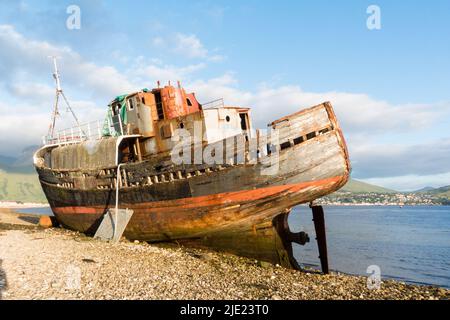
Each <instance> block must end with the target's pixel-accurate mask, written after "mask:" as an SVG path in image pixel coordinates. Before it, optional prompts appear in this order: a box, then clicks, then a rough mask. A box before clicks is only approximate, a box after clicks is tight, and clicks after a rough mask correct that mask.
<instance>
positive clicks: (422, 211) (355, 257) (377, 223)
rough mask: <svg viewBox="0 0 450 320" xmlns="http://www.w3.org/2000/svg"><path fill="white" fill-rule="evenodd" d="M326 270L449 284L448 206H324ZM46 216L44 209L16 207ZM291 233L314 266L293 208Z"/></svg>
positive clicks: (303, 215)
mask: <svg viewBox="0 0 450 320" xmlns="http://www.w3.org/2000/svg"><path fill="white" fill-rule="evenodd" d="M324 209H325V224H326V229H327V244H328V260H329V265H330V269H332V270H335V271H339V272H342V273H346V274H357V275H366V276H367V275H369V274H368V273H367V268H368V267H369V266H372V265H376V266H378V267H379V268H380V270H381V277H382V279H383V278H384V279H396V280H400V281H404V282H407V283H414V284H431V285H437V286H440V287H446V288H450V206H417V207H409V206H406V207H402V208H401V207H398V206H326V207H324ZM17 211H19V212H23V213H35V214H51V211H50V209H49V208H30V209H18V210H17ZM289 225H290V228H291V230H292V231H295V232H298V231H305V232H307V233H308V234H309V236H310V239H311V241H310V243H308V244H306V245H305V246H300V245H297V244H294V256H295V257H296V259H297V260H298V261H299V263H300V264H302V265H304V266H308V267H314V268H319V265H320V262H319V259H318V250H317V244H316V241H315V232H314V224H313V222H312V213H311V210H310V209H309V207H307V206H298V207H296V208H294V209H293V210H292V213H291V215H290V216H289Z"/></svg>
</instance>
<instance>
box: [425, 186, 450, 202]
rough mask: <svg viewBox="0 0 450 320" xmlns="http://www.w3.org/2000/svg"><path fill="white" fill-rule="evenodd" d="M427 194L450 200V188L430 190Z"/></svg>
mask: <svg viewBox="0 0 450 320" xmlns="http://www.w3.org/2000/svg"><path fill="white" fill-rule="evenodd" d="M426 193H427V194H432V195H433V196H436V197H442V198H447V199H450V186H445V187H440V188H434V189H433V190H429V191H427V192H426Z"/></svg>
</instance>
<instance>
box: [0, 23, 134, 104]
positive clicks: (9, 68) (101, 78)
mask: <svg viewBox="0 0 450 320" xmlns="http://www.w3.org/2000/svg"><path fill="white" fill-rule="evenodd" d="M0 47H1V48H2V49H1V50H0V61H2V63H1V64H0V72H1V74H2V78H1V79H0V81H5V82H7V81H12V80H14V79H12V78H14V77H22V78H27V79H28V78H29V77H30V76H34V78H40V79H41V81H45V80H47V77H48V76H47V75H48V74H49V70H51V61H50V59H49V56H57V57H59V58H60V62H59V63H60V65H61V70H63V71H64V76H63V80H64V81H66V83H68V84H70V85H72V86H76V87H79V88H82V89H84V90H89V91H90V92H93V93H94V92H95V93H96V94H109V95H111V96H112V95H117V94H120V93H121V92H124V91H125V92H126V91H130V90H132V88H133V87H134V86H133V84H132V83H131V82H130V81H128V79H127V78H126V76H125V75H123V74H122V73H120V72H119V71H118V70H116V69H115V68H113V67H110V66H97V65H95V64H94V63H91V62H88V61H85V60H84V59H83V58H82V57H81V56H80V55H79V54H78V53H77V52H75V51H73V50H72V49H70V48H69V47H61V46H55V45H52V44H50V43H48V42H45V41H35V40H30V39H27V38H25V37H24V36H23V35H22V34H20V33H18V32H17V31H16V30H15V29H14V28H13V27H12V26H9V25H0ZM44 79H45V80H44ZM33 80H36V79H33Z"/></svg>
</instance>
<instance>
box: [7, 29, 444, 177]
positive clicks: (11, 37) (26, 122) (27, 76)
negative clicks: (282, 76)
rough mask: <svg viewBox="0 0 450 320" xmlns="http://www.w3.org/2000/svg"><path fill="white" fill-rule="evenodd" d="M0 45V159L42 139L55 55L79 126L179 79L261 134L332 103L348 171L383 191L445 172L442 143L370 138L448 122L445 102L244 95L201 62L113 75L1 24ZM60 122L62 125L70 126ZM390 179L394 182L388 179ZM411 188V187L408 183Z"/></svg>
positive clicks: (183, 40) (184, 45)
mask: <svg viewBox="0 0 450 320" xmlns="http://www.w3.org/2000/svg"><path fill="white" fill-rule="evenodd" d="M161 41H162V42H159V40H157V41H156V43H158V42H159V45H164V43H163V42H164V40H162V39H161ZM177 41H178V46H175V48H177V50H181V51H182V52H183V53H185V54H186V55H188V56H189V57H197V58H201V59H205V60H208V59H209V60H214V59H218V60H220V59H221V58H220V55H211V53H210V52H208V50H207V49H205V48H204V46H203V45H202V44H201V42H200V41H199V40H198V39H197V37H195V36H193V35H190V36H189V35H188V36H186V35H182V34H179V37H178V40H177ZM0 47H1V50H0V74H2V77H1V78H0V93H1V94H2V96H3V97H4V99H3V102H2V103H1V104H0V111H1V112H2V114H3V118H2V123H3V125H2V126H0V154H5V153H11V152H13V153H14V152H15V151H14V150H16V151H17V152H18V151H20V149H21V148H23V147H26V146H27V145H29V144H36V143H39V140H40V136H41V135H43V134H45V132H46V130H47V128H48V123H49V120H50V112H51V106H52V103H53V99H54V89H53V87H52V85H53V84H52V79H51V77H50V76H49V74H50V70H51V61H50V60H49V59H48V58H47V56H49V55H57V56H60V57H61V59H60V64H61V71H62V80H63V86H64V88H65V89H66V88H68V89H69V90H70V91H71V92H74V91H76V92H78V93H82V94H81V95H82V96H70V97H69V98H70V99H71V101H72V102H71V104H72V106H73V108H74V109H75V110H76V112H77V114H78V115H79V117H80V120H81V121H83V122H84V121H86V120H96V119H99V118H100V119H101V118H102V117H103V115H104V112H105V110H104V107H103V106H104V105H106V104H107V103H108V102H109V101H110V100H111V99H112V98H113V97H114V96H115V95H117V94H120V93H123V92H130V91H134V90H137V89H140V88H142V87H145V86H152V84H154V83H156V80H161V81H162V82H165V81H168V80H172V81H176V80H182V81H183V83H184V84H185V87H186V88H187V90H188V91H191V90H192V91H194V92H196V94H197V97H198V99H199V100H200V101H201V102H207V101H211V100H214V99H217V98H221V97H223V98H224V101H225V103H226V104H227V105H241V106H249V107H252V114H253V120H254V123H255V124H256V126H257V127H260V128H264V127H265V126H266V124H267V123H269V122H270V121H272V120H274V119H277V118H279V117H282V116H285V115H286V114H290V113H293V112H296V111H298V110H300V109H302V108H305V107H309V106H312V105H315V104H319V103H322V102H324V101H327V100H328V101H331V102H332V104H333V105H334V108H335V111H336V113H337V116H338V119H339V120H340V122H341V125H342V127H343V128H344V133H345V135H346V138H347V142H348V144H349V147H350V155H351V157H352V161H353V163H354V167H355V169H356V170H355V171H357V172H360V173H361V177H364V178H366V179H378V180H373V181H379V182H380V184H383V183H385V185H387V184H386V183H390V185H387V186H391V185H393V183H394V182H395V181H399V183H400V182H401V181H412V180H413V179H416V180H417V176H420V177H421V176H423V177H424V180H423V181H441V180H439V179H438V178H437V177H438V176H439V175H444V176H445V174H446V173H445V172H448V168H447V166H446V163H450V159H448V156H449V155H450V151H449V150H448V149H446V148H448V141H447V140H445V141H446V142H445V141H437V140H433V141H430V144H428V145H420V144H418V143H416V144H409V145H406V146H397V145H394V144H393V143H392V141H395V140H394V138H393V137H391V140H390V141H388V142H386V143H384V144H383V143H378V142H377V140H378V139H379V138H380V137H383V136H384V135H385V134H386V133H388V134H389V135H395V134H409V133H413V132H416V131H417V130H425V129H430V128H433V127H434V126H435V125H436V124H437V123H439V121H442V119H448V118H450V102H441V103H430V104H398V105H395V104H391V103H388V102H386V101H381V100H377V99H374V98H372V97H370V96H368V95H365V94H358V93H348V92H332V91H331V92H306V91H304V90H302V89H301V87H299V86H292V85H291V86H289V85H285V86H272V87H270V86H268V85H267V84H265V85H261V86H260V87H259V88H257V89H256V90H254V91H248V90H242V89H240V88H239V82H238V80H237V79H236V77H235V75H234V73H232V72H228V73H225V74H224V75H222V76H220V77H216V78H212V79H206V80H199V79H195V78H194V76H195V74H196V72H198V71H200V70H202V69H204V68H206V67H207V64H206V62H201V63H197V64H191V65H186V66H174V65H170V64H164V62H163V61H161V60H155V59H151V58H144V57H138V58H137V59H133V60H134V63H131V64H130V63H129V64H128V65H129V66H130V67H129V69H127V70H125V71H119V70H118V69H116V68H115V67H112V66H99V65H96V64H94V63H92V62H89V61H87V60H86V59H85V58H83V57H82V56H81V55H80V54H78V53H77V52H76V51H74V50H72V49H71V48H69V47H64V46H57V45H54V44H50V43H48V42H45V41H36V40H31V39H28V38H26V37H25V36H24V35H22V34H20V33H18V32H17V31H15V29H14V28H13V27H11V26H7V25H6V26H5V25H0ZM113 55H115V56H116V57H117V59H121V60H122V62H126V61H128V58H127V57H123V56H121V55H120V52H116V53H113ZM133 60H132V59H130V60H129V61H133ZM2 91H6V92H2ZM91 100H93V101H91ZM94 101H100V103H101V104H102V105H100V106H98V105H97V104H96V103H94ZM13 102H14V103H13ZM17 102H19V103H17ZM69 118H70V117H69ZM61 120H62V121H61V125H65V124H68V123H69V122H70V121H71V120H67V121H66V120H63V119H61ZM24 128H26V130H24ZM444 130H445V129H444ZM447 130H448V129H447ZM449 136H450V134H449ZM378 150H379V152H378ZM377 152H378V153H377ZM437 163H438V165H437V166H438V167H441V169H440V171H436V170H434V171H433V168H432V166H433V165H435V164H437ZM446 170H447V171H446ZM391 176H399V178H398V179H397V180H395V179H396V178H392V179H394V180H389V179H391V178H390V177H391ZM408 179H409V180H408ZM426 179H429V180H426ZM433 179H434V180H433ZM405 183H406V182H405ZM449 183H450V182H449ZM429 184H431V182H430V183H429ZM411 185H415V184H414V183H413V181H412V182H411ZM420 186H421V185H420Z"/></svg>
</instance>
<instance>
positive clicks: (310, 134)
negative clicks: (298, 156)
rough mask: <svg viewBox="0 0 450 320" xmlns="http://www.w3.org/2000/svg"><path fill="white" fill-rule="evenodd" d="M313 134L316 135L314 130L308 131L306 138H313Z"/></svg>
mask: <svg viewBox="0 0 450 320" xmlns="http://www.w3.org/2000/svg"><path fill="white" fill-rule="evenodd" d="M315 136H316V133H315V132H310V133H308V134H307V135H306V139H308V140H309V139H312V138H315Z"/></svg>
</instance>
